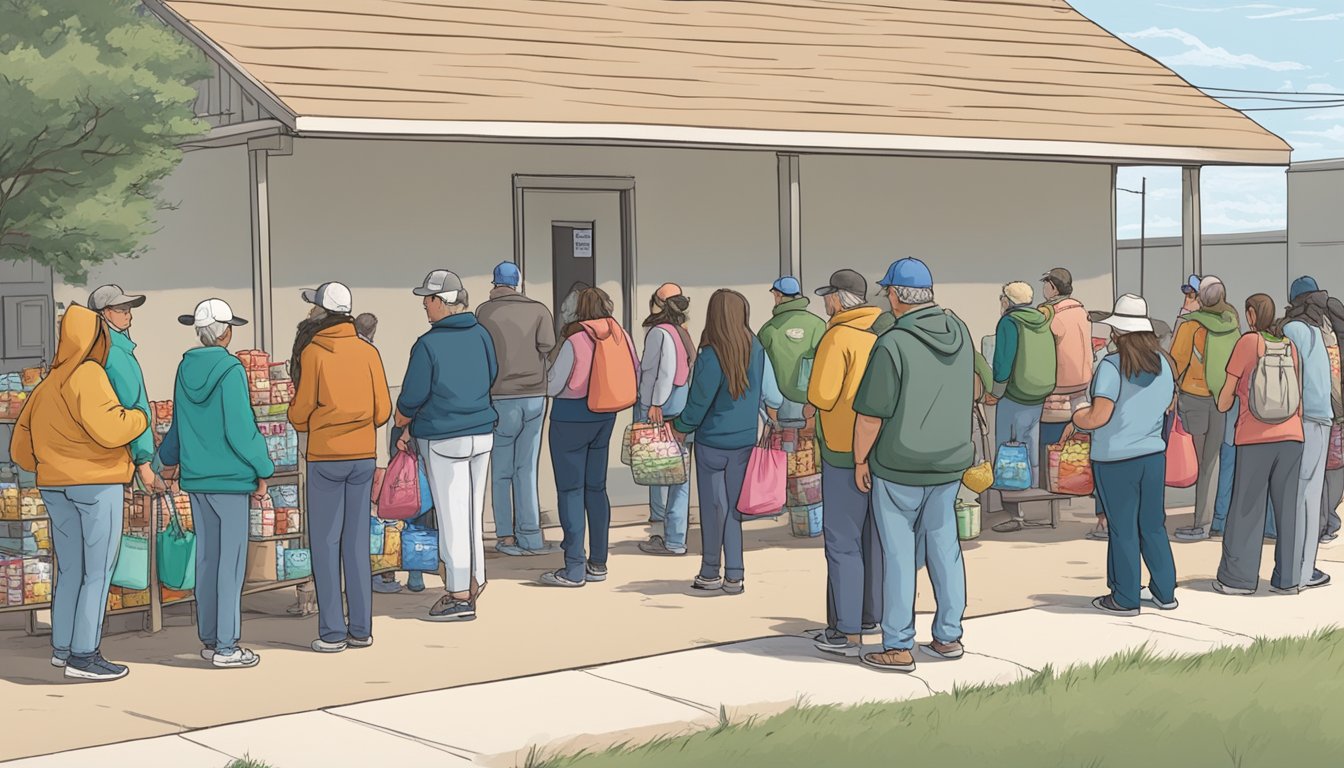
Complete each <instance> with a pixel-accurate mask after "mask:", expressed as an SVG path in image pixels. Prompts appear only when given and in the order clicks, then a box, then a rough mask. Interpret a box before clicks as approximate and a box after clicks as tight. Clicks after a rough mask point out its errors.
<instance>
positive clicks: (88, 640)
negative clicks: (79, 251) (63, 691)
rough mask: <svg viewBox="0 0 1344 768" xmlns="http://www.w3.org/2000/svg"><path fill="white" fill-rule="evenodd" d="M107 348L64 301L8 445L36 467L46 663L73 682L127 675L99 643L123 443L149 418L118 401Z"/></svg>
mask: <svg viewBox="0 0 1344 768" xmlns="http://www.w3.org/2000/svg"><path fill="white" fill-rule="evenodd" d="M110 346H111V340H110V339H109V338H108V335H107V327H106V325H105V324H104V323H103V321H102V318H100V317H99V316H98V315H97V314H96V313H95V312H93V311H91V310H88V309H85V308H84V307H81V306H78V305H76V306H72V307H70V309H68V310H67V311H66V313H65V316H64V317H63V318H62V319H61V335H60V341H59V342H58V343H57V345H56V357H55V360H54V363H53V365H52V368H51V374H50V375H48V376H47V377H46V378H45V379H43V380H42V383H40V384H38V385H37V389H35V390H34V391H33V394H32V396H31V397H30V398H28V402H27V404H26V405H25V406H24V409H23V411H22V412H21V413H20V414H19V419H18V423H17V424H16V426H15V428H14V433H13V436H12V437H11V439H10V444H9V454H10V456H11V457H12V458H13V461H14V463H16V464H18V465H19V468H20V469H23V470H24V471H26V472H34V473H36V474H37V487H38V488H39V489H40V491H41V493H42V501H43V503H45V504H46V507H47V513H48V514H49V515H50V516H51V528H52V543H53V544H54V545H55V549H56V589H55V594H54V595H53V598H52V606H51V647H52V656H51V664H52V666H54V667H57V668H64V669H65V676H66V677H68V678H71V679H76V680H93V681H104V680H117V679H120V678H123V677H125V676H126V674H127V672H128V670H127V669H126V667H125V666H123V665H121V664H114V663H113V662H110V661H108V660H107V659H104V658H103V656H102V654H101V653H100V652H99V650H98V646H99V644H100V643H101V642H102V635H103V615H104V612H105V610H106V608H107V592H108V588H109V587H110V586H111V579H112V569H113V567H114V566H115V565H116V562H117V553H118V549H119V547H120V544H121V520H122V515H123V514H124V512H125V509H124V506H125V505H124V501H123V486H124V485H125V484H126V483H129V482H130V481H131V475H132V473H133V472H134V471H135V466H134V464H133V463H132V462H131V452H130V449H129V448H128V446H129V445H130V443H131V441H133V440H135V439H136V438H137V437H139V436H140V435H141V434H142V433H143V432H144V431H145V429H146V428H148V426H149V419H148V417H147V416H146V415H145V413H144V412H143V411H140V410H138V409H135V408H124V407H122V405H121V403H120V402H119V401H118V400H117V395H116V392H114V391H113V390H112V384H111V382H110V381H109V380H108V378H107V371H106V370H104V368H103V366H104V365H105V364H106V363H107V352H108V349H109V347H110Z"/></svg>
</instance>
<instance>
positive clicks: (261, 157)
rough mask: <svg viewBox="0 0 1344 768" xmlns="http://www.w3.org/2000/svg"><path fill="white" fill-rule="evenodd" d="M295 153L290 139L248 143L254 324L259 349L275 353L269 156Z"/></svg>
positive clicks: (282, 138) (252, 320) (270, 137)
mask: <svg viewBox="0 0 1344 768" xmlns="http://www.w3.org/2000/svg"><path fill="white" fill-rule="evenodd" d="M293 151H294V144H293V139H292V138H291V137H289V136H281V135H277V136H267V137H265V138H260V139H252V140H250V141H248V142H247V171H248V173H247V176H248V185H247V186H248V196H249V197H250V198H251V220H252V224H251V228H252V317H250V318H249V320H250V321H251V323H252V334H253V337H252V338H253V341H252V343H253V344H254V345H255V347H256V348H257V349H260V350H262V351H264V352H267V353H272V352H274V351H275V350H274V346H275V321H274V318H273V315H272V312H271V193H270V180H269V173H270V160H269V158H270V156H271V155H273V154H276V155H288V154H292V153H293Z"/></svg>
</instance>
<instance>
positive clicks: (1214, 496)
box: [1177, 392, 1227, 531]
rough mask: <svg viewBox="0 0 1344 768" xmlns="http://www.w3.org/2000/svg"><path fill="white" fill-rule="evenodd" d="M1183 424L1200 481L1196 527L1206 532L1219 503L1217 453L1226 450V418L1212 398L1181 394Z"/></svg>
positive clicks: (1197, 495) (1197, 484)
mask: <svg viewBox="0 0 1344 768" xmlns="http://www.w3.org/2000/svg"><path fill="white" fill-rule="evenodd" d="M1177 409H1178V410H1179V411H1180V414H1181V424H1183V425H1184V426H1185V431H1187V432H1189V433H1190V436H1191V437H1193V438H1194V439H1195V459H1196V460H1197V461H1198V463H1199V478H1198V480H1197V481H1196V483H1195V523H1194V527H1195V528H1203V529H1205V530H1206V531H1207V530H1208V529H1209V526H1210V525H1212V524H1213V508H1214V504H1215V502H1217V501H1218V454H1219V453H1220V452H1221V451H1222V448H1223V433H1224V431H1225V430H1226V428H1227V417H1226V416H1224V415H1223V414H1222V413H1220V412H1219V411H1218V405H1217V403H1216V402H1215V401H1214V399H1213V398H1212V397H1197V396H1195V395H1190V394H1186V393H1185V392H1182V393H1181V396H1180V398H1179V400H1177Z"/></svg>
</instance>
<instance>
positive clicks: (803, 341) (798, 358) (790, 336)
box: [758, 297, 826, 403]
mask: <svg viewBox="0 0 1344 768" xmlns="http://www.w3.org/2000/svg"><path fill="white" fill-rule="evenodd" d="M807 304H808V299H807V297H799V298H796V299H793V300H792V301H786V302H784V303H783V304H779V305H776V306H775V308H774V316H773V317H771V318H770V320H769V321H768V322H767V323H766V324H765V325H763V326H761V332H760V334H759V336H758V338H759V339H760V340H761V346H762V347H763V348H764V349H765V353H766V354H767V355H769V356H770V364H771V365H773V366H774V368H775V380H776V382H777V383H778V384H779V391H780V393H781V394H783V395H784V397H785V398H786V399H787V400H789V401H790V402H793V403H806V402H807V382H805V381H799V372H800V371H801V370H802V365H803V358H805V357H811V356H812V354H813V353H814V352H816V350H817V344H819V343H821V336H822V334H824V333H826V321H825V320H822V319H821V318H820V317H817V316H816V315H814V314H812V313H811V312H808V311H807Z"/></svg>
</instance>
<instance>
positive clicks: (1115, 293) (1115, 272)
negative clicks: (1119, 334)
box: [1111, 165, 1143, 303]
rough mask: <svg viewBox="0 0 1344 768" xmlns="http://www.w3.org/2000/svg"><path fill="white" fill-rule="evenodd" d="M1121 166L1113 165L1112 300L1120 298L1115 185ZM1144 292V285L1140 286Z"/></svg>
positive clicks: (1117, 213)
mask: <svg viewBox="0 0 1344 768" xmlns="http://www.w3.org/2000/svg"><path fill="white" fill-rule="evenodd" d="M1119 170H1120V169H1119V167H1118V166H1114V165H1112V166H1111V302H1112V303H1114V302H1115V300H1116V299H1118V298H1120V220H1119V218H1120V215H1119V212H1118V211H1116V202H1117V201H1116V199H1115V198H1116V194H1115V185H1116V182H1117V181H1118V178H1117V177H1118V175H1119ZM1139 293H1140V294H1142V293H1143V286H1139Z"/></svg>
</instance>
